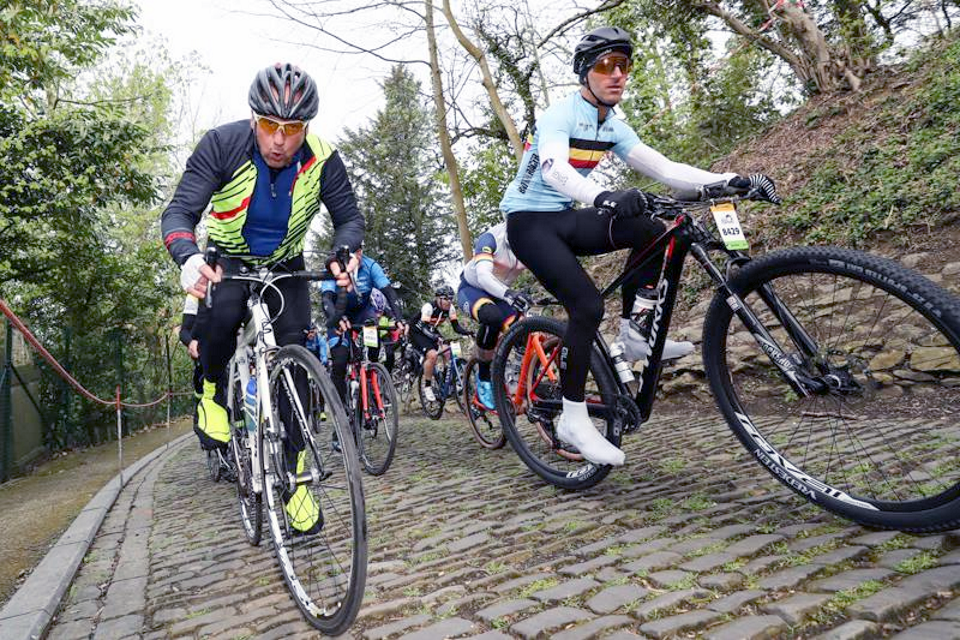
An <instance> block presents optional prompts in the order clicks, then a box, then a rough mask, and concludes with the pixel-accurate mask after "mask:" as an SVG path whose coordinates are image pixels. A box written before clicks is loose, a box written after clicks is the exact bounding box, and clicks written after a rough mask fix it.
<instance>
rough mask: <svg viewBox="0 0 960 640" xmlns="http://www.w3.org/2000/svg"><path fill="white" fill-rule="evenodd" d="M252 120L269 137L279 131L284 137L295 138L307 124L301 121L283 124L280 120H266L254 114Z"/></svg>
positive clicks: (266, 118) (264, 117) (265, 117)
mask: <svg viewBox="0 0 960 640" xmlns="http://www.w3.org/2000/svg"><path fill="white" fill-rule="evenodd" d="M253 119H254V120H256V121H257V126H258V127H260V130H261V131H263V132H264V133H266V134H267V135H271V136H272V135H273V134H275V133H276V132H277V131H280V132H281V133H283V135H285V136H295V135H297V134H298V133H300V132H301V131H303V130H304V129H305V128H306V126H307V123H306V122H304V121H303V120H292V121H290V122H283V121H280V120H274V119H273V118H268V117H267V116H261V115H258V114H256V113H255V114H253Z"/></svg>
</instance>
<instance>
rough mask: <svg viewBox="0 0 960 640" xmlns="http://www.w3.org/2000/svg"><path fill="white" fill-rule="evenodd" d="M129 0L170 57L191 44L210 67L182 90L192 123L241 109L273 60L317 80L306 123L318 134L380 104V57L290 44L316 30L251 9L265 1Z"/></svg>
mask: <svg viewBox="0 0 960 640" xmlns="http://www.w3.org/2000/svg"><path fill="white" fill-rule="evenodd" d="M135 1H136V2H137V3H138V4H139V5H140V8H141V11H140V18H139V20H138V22H139V24H140V25H141V26H142V27H143V28H144V29H145V31H146V33H147V35H153V36H159V37H161V38H163V39H164V40H165V42H166V46H167V48H168V50H169V51H170V53H171V55H172V56H173V58H174V59H183V58H185V57H186V56H188V55H190V54H191V53H192V52H196V53H197V54H198V55H199V57H200V61H201V62H202V63H203V64H204V65H206V66H207V67H209V69H210V74H209V75H205V76H202V78H201V79H200V81H199V83H198V84H197V86H194V87H193V88H192V91H191V95H190V103H191V104H192V105H194V107H195V109H196V125H195V126H196V127H197V129H198V130H201V131H202V130H205V129H208V128H210V127H213V126H216V125H218V124H221V123H224V122H230V121H232V120H239V119H242V118H246V117H249V115H250V110H249V107H247V90H248V89H249V88H250V82H251V81H252V80H253V78H254V75H255V74H256V72H257V71H258V70H259V69H262V68H263V67H266V66H268V65H270V64H273V63H274V62H293V63H294V64H297V65H299V66H300V67H302V68H303V69H305V70H306V71H307V72H308V73H310V75H311V76H313V78H314V79H315V80H316V81H317V84H318V87H319V89H320V113H319V115H318V116H317V118H316V119H315V120H314V121H313V123H312V125H311V129H312V130H313V131H314V132H316V133H317V134H318V135H320V136H321V137H323V138H326V139H331V140H333V139H336V138H337V137H339V136H340V134H341V133H342V132H343V130H344V129H345V128H347V127H349V128H354V129H355V128H357V127H359V126H361V125H364V124H365V123H366V121H367V120H368V119H369V118H370V117H372V116H373V115H374V114H375V113H376V111H377V109H378V108H380V107H382V106H383V99H382V92H381V90H380V86H379V84H378V83H379V82H380V80H381V79H382V78H383V77H384V76H385V75H386V72H387V70H388V69H387V68H386V65H383V66H382V68H371V67H370V64H371V63H370V62H369V61H366V60H363V59H361V57H359V56H340V55H336V54H331V53H325V52H319V51H317V50H315V49H312V48H311V47H309V46H307V45H295V44H290V43H292V42H304V43H312V42H317V37H318V36H317V35H316V34H314V33H312V32H311V31H309V30H307V29H299V30H298V29H296V25H294V24H293V23H290V22H285V21H280V20H277V19H275V18H268V17H262V16H257V15H253V14H255V13H256V12H258V11H259V12H265V11H266V10H268V9H269V7H265V5H264V3H263V1H262V0H259V1H258V0H135ZM347 87H349V91H346V90H345V88H347Z"/></svg>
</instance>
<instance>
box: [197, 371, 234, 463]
mask: <svg viewBox="0 0 960 640" xmlns="http://www.w3.org/2000/svg"><path fill="white" fill-rule="evenodd" d="M216 390H217V385H216V384H215V383H213V382H208V381H207V380H204V381H203V397H202V398H201V399H200V403H199V404H198V405H197V427H196V432H197V435H198V436H199V437H200V445H201V446H202V447H203V448H204V449H216V448H218V447H223V446H224V445H226V444H227V443H228V442H230V421H229V420H228V419H227V410H226V409H224V408H223V407H222V406H220V405H219V404H217V401H216V400H214V399H213V394H214V393H215V392H216Z"/></svg>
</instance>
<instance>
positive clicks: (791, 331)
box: [690, 243, 824, 397]
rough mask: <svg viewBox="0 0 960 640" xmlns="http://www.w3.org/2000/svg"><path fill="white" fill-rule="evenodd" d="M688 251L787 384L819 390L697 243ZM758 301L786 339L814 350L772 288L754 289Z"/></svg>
mask: <svg viewBox="0 0 960 640" xmlns="http://www.w3.org/2000/svg"><path fill="white" fill-rule="evenodd" d="M690 252H691V253H692V254H693V256H694V258H696V260H697V262H699V263H700V265H701V266H702V267H703V268H704V269H705V270H706V271H707V274H708V275H709V276H710V277H711V278H712V279H713V281H714V282H715V283H716V284H717V285H718V286H719V287H720V289H721V290H722V291H723V293H724V295H725V298H726V302H727V305H728V306H729V307H730V309H731V311H733V313H734V314H735V315H736V316H737V318H739V319H740V321H741V322H742V323H743V324H744V326H745V327H746V328H747V330H748V331H749V332H750V333H751V335H753V338H754V340H756V341H757V344H758V345H760V349H761V350H762V351H763V352H764V353H765V354H766V355H767V357H768V358H770V361H771V362H773V364H774V365H775V366H776V367H777V368H778V369H779V370H780V372H781V373H782V374H783V376H784V378H785V379H786V381H787V383H788V384H789V385H790V387H791V388H792V389H793V390H794V392H796V393H797V394H798V395H799V396H801V397H807V396H810V395H811V393H816V392H818V391H821V390H822V388H823V386H824V385H823V383H822V382H820V381H818V380H815V379H813V378H811V377H810V376H808V375H806V374H805V373H804V372H803V371H802V370H801V369H800V367H799V366H798V363H796V362H795V361H794V359H793V358H791V357H790V356H789V355H788V354H787V353H786V352H785V351H784V350H783V349H782V348H781V347H780V345H779V344H777V341H776V339H775V338H774V337H773V336H772V335H771V334H770V332H769V331H767V328H766V327H765V326H764V325H763V323H762V322H760V319H759V318H758V317H757V315H756V314H755V313H754V312H753V310H752V309H751V308H750V307H749V305H747V303H746V302H745V301H744V300H743V298H742V297H741V296H740V295H739V294H737V293H735V292H734V291H733V290H732V289H731V288H730V285H729V283H728V281H727V279H726V278H725V277H724V276H723V274H722V273H721V272H720V270H719V269H718V268H717V267H716V265H715V264H714V263H713V261H712V260H710V257H709V256H708V255H707V252H706V250H704V248H703V247H701V246H700V245H699V244H696V243H694V244H693V245H691V247H690ZM757 293H758V295H759V296H760V298H761V300H763V302H764V303H765V304H766V305H767V307H768V308H769V309H770V311H771V312H772V313H773V314H774V316H775V317H776V318H777V320H778V321H779V322H780V323H781V325H782V326H783V328H784V330H785V331H786V332H787V334H788V335H789V337H790V339H791V340H792V341H793V342H794V343H795V344H796V345H798V347H799V348H800V349H801V350H802V351H803V352H804V353H805V355H807V356H809V355H812V354H815V353H816V352H817V346H816V343H815V342H814V341H813V339H812V338H811V337H810V335H809V334H808V333H807V332H806V331H805V330H804V329H803V327H801V326H800V323H799V322H798V321H797V319H796V318H795V317H794V316H793V314H792V313H791V312H790V311H789V310H788V309H787V307H786V306H785V305H784V304H783V302H782V301H781V300H780V299H779V297H778V296H777V294H776V293H775V292H774V290H773V287H771V286H770V285H769V284H765V285H763V286H762V287H760V289H758V291H757Z"/></svg>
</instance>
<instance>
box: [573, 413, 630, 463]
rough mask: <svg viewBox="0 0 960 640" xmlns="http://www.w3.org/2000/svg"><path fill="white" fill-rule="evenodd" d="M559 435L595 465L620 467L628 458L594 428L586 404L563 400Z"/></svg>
mask: <svg viewBox="0 0 960 640" xmlns="http://www.w3.org/2000/svg"><path fill="white" fill-rule="evenodd" d="M557 435H558V436H559V437H560V439H561V440H563V441H564V442H567V443H569V444H572V445H573V446H574V447H576V448H577V450H578V451H579V452H580V453H581V454H583V457H584V458H586V459H587V460H589V461H590V462H593V463H595V464H611V465H614V466H620V465H622V464H623V461H624V458H625V457H626V456H624V453H623V451H621V450H620V449H618V448H616V447H615V446H613V445H612V444H611V443H610V441H609V440H607V439H606V438H604V437H603V436H602V435H600V432H599V431H597V428H596V427H594V426H593V423H592V422H591V421H590V416H589V415H588V414H587V405H586V403H585V402H572V401H570V400H567V399H566V398H564V399H563V413H561V414H560V419H559V420H558V421H557Z"/></svg>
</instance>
